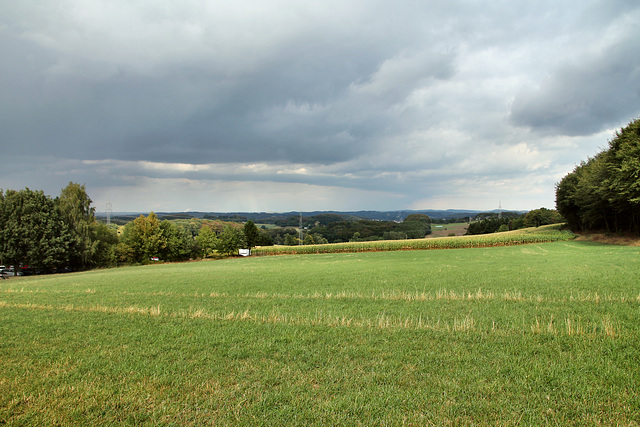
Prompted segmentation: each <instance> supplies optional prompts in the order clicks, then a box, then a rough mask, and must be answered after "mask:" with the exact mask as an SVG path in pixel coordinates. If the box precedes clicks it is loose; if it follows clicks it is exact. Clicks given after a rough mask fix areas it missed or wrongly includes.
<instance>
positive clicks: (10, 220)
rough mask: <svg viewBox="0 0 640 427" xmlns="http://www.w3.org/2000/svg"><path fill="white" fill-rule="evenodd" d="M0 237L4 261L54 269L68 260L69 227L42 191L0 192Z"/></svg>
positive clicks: (55, 206)
mask: <svg viewBox="0 0 640 427" xmlns="http://www.w3.org/2000/svg"><path fill="white" fill-rule="evenodd" d="M0 239H1V242H0V245H1V246H0V258H2V261H3V262H4V263H6V264H11V265H14V266H16V267H18V266H20V265H29V266H32V267H35V268H37V269H54V268H58V267H63V266H66V265H67V263H68V262H69V246H70V242H71V236H70V233H69V227H68V225H67V223H66V222H65V221H64V218H63V215H62V214H61V213H60V210H59V209H58V206H57V205H56V203H55V201H54V200H52V199H51V198H49V197H48V196H46V195H45V194H44V193H43V192H42V191H32V190H30V189H29V188H25V189H24V190H20V191H15V190H7V191H6V193H2V192H0Z"/></svg>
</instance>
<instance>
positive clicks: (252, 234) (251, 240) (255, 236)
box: [243, 220, 260, 249]
mask: <svg viewBox="0 0 640 427" xmlns="http://www.w3.org/2000/svg"><path fill="white" fill-rule="evenodd" d="M243 231H244V241H245V243H246V245H247V249H251V248H253V247H254V246H256V245H257V244H258V240H259V239H260V230H259V229H258V227H256V225H255V224H254V222H253V221H251V220H249V221H247V222H246V223H245V224H244V228H243Z"/></svg>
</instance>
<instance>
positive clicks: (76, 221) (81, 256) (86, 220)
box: [58, 182, 99, 268]
mask: <svg viewBox="0 0 640 427" xmlns="http://www.w3.org/2000/svg"><path fill="white" fill-rule="evenodd" d="M91 203H92V200H91V198H89V195H88V194H87V191H86V189H85V186H84V185H80V184H77V183H74V182H69V184H68V185H67V186H66V187H65V188H63V189H62V191H61V192H60V196H59V197H58V206H59V208H60V212H61V214H62V216H63V217H64V219H65V221H66V222H67V224H68V226H69V232H70V234H71V244H70V246H69V263H70V265H71V266H72V267H74V268H82V267H87V266H89V265H90V263H91V259H92V257H93V256H94V255H96V254H97V250H98V246H99V244H98V243H97V241H96V240H95V239H94V238H93V234H95V233H96V231H97V230H96V224H95V217H94V213H95V208H93V207H91Z"/></svg>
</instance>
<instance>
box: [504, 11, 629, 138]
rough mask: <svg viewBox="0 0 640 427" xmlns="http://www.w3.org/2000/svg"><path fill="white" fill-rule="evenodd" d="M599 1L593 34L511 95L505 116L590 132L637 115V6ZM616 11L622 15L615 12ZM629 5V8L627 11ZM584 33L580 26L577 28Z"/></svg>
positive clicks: (546, 127) (567, 131) (557, 129)
mask: <svg viewBox="0 0 640 427" xmlns="http://www.w3.org/2000/svg"><path fill="white" fill-rule="evenodd" d="M629 5H630V3H628V2H617V3H616V2H612V4H611V5H604V4H603V6H605V7H604V12H605V13H604V14H603V16H602V22H598V21H596V17H595V16H593V12H594V11H590V13H589V14H588V15H587V16H586V17H585V19H587V21H588V23H589V24H590V25H593V26H594V27H595V29H596V30H598V32H596V33H595V34H592V35H591V36H590V37H586V36H585V37H584V38H583V40H582V43H578V44H575V45H574V47H573V49H572V50H570V51H568V52H566V55H565V56H563V57H559V58H558V60H557V63H556V65H555V66H554V67H553V68H552V69H551V71H550V75H549V76H548V77H546V78H544V79H542V80H541V81H540V82H538V83H537V85H536V86H535V87H533V88H527V89H524V90H523V91H522V92H521V93H520V94H519V95H518V96H517V97H516V99H515V101H514V103H513V107H512V111H511V120H512V121H513V122H514V123H515V124H516V125H520V126H528V127H530V128H532V129H536V130H540V131H543V132H553V133H559V134H564V135H591V134H593V133H597V132H599V131H601V130H603V129H607V128H610V127H611V126H612V125H613V126H615V125H617V124H619V123H620V122H624V121H625V120H628V119H630V114H631V115H636V114H638V113H640V61H638V58H640V37H639V33H638V28H640V6H638V5H637V3H636V2H634V7H633V8H631V7H629ZM620 9H623V10H625V12H626V14H624V15H616V14H615V12H617V11H619V10H620ZM629 9H630V10H629ZM583 31H584V29H583Z"/></svg>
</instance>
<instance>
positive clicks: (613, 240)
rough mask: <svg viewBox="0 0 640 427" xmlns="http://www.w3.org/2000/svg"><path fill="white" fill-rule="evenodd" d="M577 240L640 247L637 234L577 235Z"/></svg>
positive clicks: (639, 237)
mask: <svg viewBox="0 0 640 427" xmlns="http://www.w3.org/2000/svg"><path fill="white" fill-rule="evenodd" d="M576 240H578V241H582V242H597V243H605V244H607V245H621V246H640V236H638V235H635V234H611V233H582V234H579V235H577V237H576Z"/></svg>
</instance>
